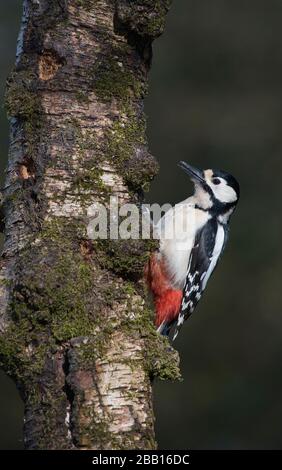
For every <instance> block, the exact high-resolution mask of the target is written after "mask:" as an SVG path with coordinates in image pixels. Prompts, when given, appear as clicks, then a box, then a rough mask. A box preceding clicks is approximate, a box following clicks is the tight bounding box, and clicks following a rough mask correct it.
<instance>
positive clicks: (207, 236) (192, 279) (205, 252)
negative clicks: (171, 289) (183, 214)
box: [173, 218, 228, 340]
mask: <svg viewBox="0 0 282 470" xmlns="http://www.w3.org/2000/svg"><path fill="white" fill-rule="evenodd" d="M227 235H228V233H227V229H226V228H225V226H222V225H221V224H219V223H218V222H217V220H216V219H214V218H212V219H210V220H209V221H208V223H207V224H205V226H204V227H203V228H202V229H201V230H199V232H198V233H197V235H196V238H195V242H194V246H193V248H192V250H191V253H190V257H189V262H188V269H187V276H186V281H185V284H184V288H183V299H182V304H181V308H180V311H179V315H178V319H177V324H176V327H175V332H174V336H173V340H174V339H175V338H176V336H177V334H178V331H179V329H180V328H181V326H182V324H183V322H184V320H186V319H187V318H188V317H189V316H190V315H191V314H192V313H193V311H194V309H195V307H196V305H197V303H198V302H199V300H200V298H201V296H202V294H203V292H204V290H205V288H206V285H207V282H208V280H209V278H210V276H211V274H212V272H213V270H214V268H215V267H216V265H217V262H218V260H219V257H220V255H221V253H222V252H223V250H224V247H225V244H226V241H227Z"/></svg>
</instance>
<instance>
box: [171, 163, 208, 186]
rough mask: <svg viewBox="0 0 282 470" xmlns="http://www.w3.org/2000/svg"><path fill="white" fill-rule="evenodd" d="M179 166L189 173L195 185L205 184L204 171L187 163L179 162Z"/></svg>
mask: <svg viewBox="0 0 282 470" xmlns="http://www.w3.org/2000/svg"><path fill="white" fill-rule="evenodd" d="M178 166H180V168H182V170H184V171H185V172H186V173H188V175H189V176H190V178H191V180H192V181H193V182H194V183H199V182H200V183H205V178H204V173H203V171H202V170H198V168H195V167H194V166H191V165H188V163H186V162H179V163H178Z"/></svg>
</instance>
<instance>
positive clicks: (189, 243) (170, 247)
mask: <svg viewBox="0 0 282 470" xmlns="http://www.w3.org/2000/svg"><path fill="white" fill-rule="evenodd" d="M209 218H210V215H209V214H208V212H205V211H202V210H199V209H195V206H194V198H193V197H191V198H189V199H187V200H186V201H183V202H182V203H180V204H177V205H176V206H175V207H173V208H172V209H170V210H169V211H168V212H167V213H166V214H165V215H164V216H163V217H162V218H161V220H160V222H159V224H158V233H159V238H160V254H161V257H162V259H163V260H164V261H165V265H166V267H167V270H168V273H169V276H170V280H171V284H172V286H173V287H174V288H177V289H182V288H183V286H184V282H185V278H186V274H187V267H188V261H189V257H190V252H191V249H192V247H193V245H194V241H195V236H196V233H197V231H198V230H200V229H201V228H202V227H203V226H204V225H205V223H206V222H207V220H208V219H209Z"/></svg>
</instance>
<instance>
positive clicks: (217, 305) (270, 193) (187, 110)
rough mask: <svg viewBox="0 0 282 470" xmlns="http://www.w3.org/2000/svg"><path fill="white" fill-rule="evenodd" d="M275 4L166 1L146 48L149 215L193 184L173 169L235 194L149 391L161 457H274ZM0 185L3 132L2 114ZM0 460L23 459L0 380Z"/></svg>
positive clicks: (277, 293)
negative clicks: (173, 376) (229, 453)
mask: <svg viewBox="0 0 282 470" xmlns="http://www.w3.org/2000/svg"><path fill="white" fill-rule="evenodd" d="M20 14H21V1H20V0H9V1H7V0H0V93H1V101H3V100H2V97H3V92H4V87H5V79H6V76H7V75H8V73H9V71H10V69H11V67H12V65H13V62H14V56H15V47H16V37H17V32H18V28H19V21H20ZM281 22H282V2H281V1H280V0H248V2H246V1H242V0H229V1H228V2H226V1H224V0H213V2H211V1H210V0H202V1H201V2H199V1H197V0H177V1H176V0H175V1H174V4H173V7H172V9H171V11H170V13H169V15H168V19H167V27H166V31H165V34H164V35H163V36H162V37H161V38H160V39H159V40H158V41H157V42H156V43H155V45H154V62H153V69H152V72H151V78H150V82H151V83H150V85H151V86H150V96H149V97H148V99H147V101H146V111H147V114H148V119H149V121H148V135H149V141H150V148H151V151H152V153H153V154H154V155H156V156H157V158H158V160H159V162H160V164H161V171H160V174H159V176H158V177H157V178H156V180H155V181H154V183H153V184H152V189H151V192H150V193H149V194H148V196H147V201H149V202H161V203H164V202H172V203H175V202H178V201H180V200H182V199H184V198H186V197H187V196H188V195H189V194H190V193H191V189H192V188H191V185H190V183H189V181H188V179H187V176H185V174H184V173H182V172H181V170H179V169H178V168H177V166H176V163H177V161H179V160H180V159H182V160H186V161H188V162H190V163H192V164H194V165H198V166H199V167H203V168H210V167H214V168H221V169H224V170H227V171H229V172H230V173H233V174H234V175H235V176H236V177H237V178H238V180H239V181H240V183H241V187H242V196H241V201H240V204H239V207H238V210H237V212H236V214H235V215H234V217H233V220H232V227H231V237H230V242H229V244H228V246H227V249H226V253H225V255H224V257H223V259H222V261H221V263H220V266H219V267H218V269H217V271H216V273H215V275H214V277H213V279H212V280H211V281H210V283H209V286H208V289H207V292H206V294H205V296H204V298H203V300H201V302H200V304H199V306H198V308H197V310H196V312H195V313H194V315H193V316H192V318H191V319H190V320H189V321H188V322H186V324H185V326H184V327H183V330H182V331H181V334H180V335H179V338H178V339H177V341H176V343H175V346H176V347H177V348H178V349H179V352H180V355H181V365H182V372H183V378H184V382H182V383H168V382H164V383H157V384H156V385H155V388H154V395H155V408H156V415H157V416H156V418H157V420H156V426H157V437H158V441H159V445H160V448H163V449H164V448H169V449H186V448H192V449H202V448H208V449H236V448H237V449H271V448H277V449H281V448H282V399H281V397H282V315H281V303H282V288H281V274H282V255H281V241H280V238H281V229H282V220H281V209H280V205H281V189H282V184H281V174H282V158H281V157H282V132H281V131H282V31H281ZM0 125H1V133H0V139H1V142H0V152H1V172H3V168H4V166H5V161H6V158H7V146H8V138H7V135H8V127H7V122H6V120H5V114H4V111H3V110H2V111H1V114H0ZM0 387H1V400H0V423H1V427H0V448H1V449H8V448H10V449H16V448H21V447H22V437H21V424H22V411H23V410H22V405H21V402H20V399H19V397H18V394H17V391H16V389H15V387H14V385H13V384H12V382H11V381H10V380H9V379H7V378H5V377H4V375H1V376H0Z"/></svg>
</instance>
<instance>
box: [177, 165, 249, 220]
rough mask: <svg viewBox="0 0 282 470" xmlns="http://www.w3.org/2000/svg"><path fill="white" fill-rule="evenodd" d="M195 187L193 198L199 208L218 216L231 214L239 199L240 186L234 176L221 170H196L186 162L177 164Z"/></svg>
mask: <svg viewBox="0 0 282 470" xmlns="http://www.w3.org/2000/svg"><path fill="white" fill-rule="evenodd" d="M179 166H180V168H182V169H183V170H184V171H185V172H186V173H188V175H189V176H190V179H191V180H192V181H193V183H194V185H195V196H196V198H197V202H198V204H199V206H200V207H202V208H203V209H211V210H214V211H215V212H216V213H218V214H223V213H226V212H230V214H231V213H232V212H233V210H234V209H235V207H236V204H237V202H238V200H239V197H240V186H239V183H238V181H237V180H236V179H235V178H234V176H232V175H230V174H229V173H225V172H224V171H221V170H198V169H197V168H195V167H193V166H191V165H188V163H186V162H179Z"/></svg>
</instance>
